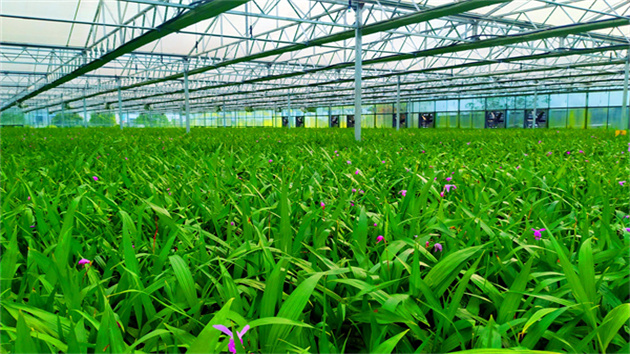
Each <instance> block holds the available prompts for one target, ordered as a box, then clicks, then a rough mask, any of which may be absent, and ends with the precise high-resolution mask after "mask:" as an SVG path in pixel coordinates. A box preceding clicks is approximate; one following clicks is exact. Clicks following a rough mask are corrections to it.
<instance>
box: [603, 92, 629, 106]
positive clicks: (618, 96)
mask: <svg viewBox="0 0 630 354" xmlns="http://www.w3.org/2000/svg"><path fill="white" fill-rule="evenodd" d="M622 101H623V91H611V92H610V98H609V99H608V102H609V103H608V105H609V106H611V107H615V106H618V107H621V106H622V105H623V102H622ZM628 102H629V103H630V95H628Z"/></svg>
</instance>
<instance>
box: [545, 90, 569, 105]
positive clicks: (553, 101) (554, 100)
mask: <svg viewBox="0 0 630 354" xmlns="http://www.w3.org/2000/svg"><path fill="white" fill-rule="evenodd" d="M567 100H568V98H567V94H566V93H559V94H553V95H549V107H550V108H566V107H567Z"/></svg>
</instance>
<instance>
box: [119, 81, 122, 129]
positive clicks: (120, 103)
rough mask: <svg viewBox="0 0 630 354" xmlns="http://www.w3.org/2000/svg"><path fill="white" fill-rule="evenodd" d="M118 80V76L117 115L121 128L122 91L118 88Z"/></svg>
mask: <svg viewBox="0 0 630 354" xmlns="http://www.w3.org/2000/svg"><path fill="white" fill-rule="evenodd" d="M120 81H121V80H120V78H118V116H119V117H120V130H123V116H122V91H121V89H120Z"/></svg>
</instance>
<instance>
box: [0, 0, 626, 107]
mask: <svg viewBox="0 0 630 354" xmlns="http://www.w3.org/2000/svg"><path fill="white" fill-rule="evenodd" d="M358 3H359V2H358V1H356V0H352V1H348V0H214V1H212V0H210V1H203V0H201V1H190V0H177V1H176V0H170V1H166V0H124V1H113V0H100V1H85V0H69V1H64V2H61V3H59V2H41V1H37V2H36V1H3V2H2V8H1V10H0V19H1V26H2V27H1V30H2V39H1V41H0V51H1V52H2V62H1V68H0V73H1V83H0V85H1V87H2V88H1V90H0V97H1V100H2V110H4V109H7V108H10V107H12V106H16V105H19V106H20V107H22V108H23V109H24V110H25V111H32V110H39V109H46V110H49V111H51V112H55V111H58V110H60V109H61V107H62V106H64V107H66V108H68V109H79V108H80V107H82V106H83V104H84V103H83V102H85V105H86V107H89V108H90V110H92V111H94V110H105V109H111V108H118V105H119V88H120V102H121V103H122V107H123V109H124V110H127V111H129V110H142V109H143V108H145V107H147V105H149V106H150V107H151V108H152V109H155V110H161V111H166V112H176V111H180V110H181V109H182V105H183V101H184V96H185V88H184V85H185V81H186V80H185V76H187V79H188V81H189V83H188V85H189V92H190V107H191V110H192V111H203V110H207V109H210V108H214V107H216V106H224V107H226V109H229V108H230V107H232V108H242V107H245V106H248V107H253V108H254V109H271V108H277V107H285V106H286V105H287V98H288V96H289V95H290V97H291V101H292V103H293V104H294V105H296V106H298V107H310V106H328V105H333V106H339V105H351V104H353V102H354V91H353V90H354V81H355V80H354V77H355V28H356V24H355V22H356V21H355V19H356V16H355V12H356V8H357V5H358ZM360 3H361V4H360V6H361V11H360V12H361V13H362V21H361V23H360V28H361V34H362V46H361V52H362V70H363V75H362V77H363V80H364V83H363V90H362V92H363V100H364V102H366V103H367V102H391V101H393V100H395V97H396V93H397V87H398V85H400V97H401V99H404V100H408V99H414V100H422V99H429V98H432V99H433V98H443V99H449V98H464V97H491V96H494V95H505V94H512V93H513V94H515V95H526V94H532V93H533V92H538V93H544V92H571V91H585V90H595V91H596V90H601V89H607V90H610V89H621V88H622V86H623V82H624V68H625V65H626V62H627V58H628V55H629V53H628V48H629V45H630V39H629V38H630V26H629V19H630V1H629V0H530V1H525V0H511V1H510V0H464V1H452V0H361V1H360ZM185 72H186V73H187V75H185ZM84 100H85V101H84Z"/></svg>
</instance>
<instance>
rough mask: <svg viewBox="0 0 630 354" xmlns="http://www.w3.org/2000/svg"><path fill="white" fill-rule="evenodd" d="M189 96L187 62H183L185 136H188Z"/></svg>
mask: <svg viewBox="0 0 630 354" xmlns="http://www.w3.org/2000/svg"><path fill="white" fill-rule="evenodd" d="M189 99H190V96H189V92H188V61H186V62H184V100H185V105H186V107H185V108H186V134H190V100H189Z"/></svg>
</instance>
